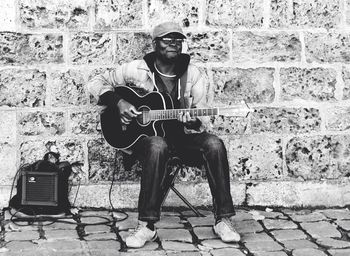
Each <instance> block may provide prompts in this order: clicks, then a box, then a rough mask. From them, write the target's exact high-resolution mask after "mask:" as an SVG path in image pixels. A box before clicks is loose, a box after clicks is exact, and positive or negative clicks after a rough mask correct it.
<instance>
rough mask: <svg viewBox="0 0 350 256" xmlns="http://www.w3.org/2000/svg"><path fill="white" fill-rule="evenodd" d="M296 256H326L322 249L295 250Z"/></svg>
mask: <svg viewBox="0 0 350 256" xmlns="http://www.w3.org/2000/svg"><path fill="white" fill-rule="evenodd" d="M293 255H294V256H303V255H310V256H311V255H312V256H326V255H327V254H325V253H324V252H323V251H321V250H320V249H314V248H296V249H295V250H293Z"/></svg>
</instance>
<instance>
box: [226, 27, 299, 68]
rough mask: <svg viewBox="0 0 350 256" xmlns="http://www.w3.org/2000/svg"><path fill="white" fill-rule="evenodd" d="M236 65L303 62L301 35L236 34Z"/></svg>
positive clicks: (286, 33)
mask: <svg viewBox="0 0 350 256" xmlns="http://www.w3.org/2000/svg"><path fill="white" fill-rule="evenodd" d="M232 52H233V53H232V55H233V62H234V63H242V62H252V63H263V62H272V61H280V62H287V61H288V62H291V61H293V62H296V61H300V60H301V42H300V39H299V35H298V34H296V33H291V32H264V33H262V32H248V31H242V32H234V33H233V40H232Z"/></svg>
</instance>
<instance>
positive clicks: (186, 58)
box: [138, 52, 190, 77]
mask: <svg viewBox="0 0 350 256" xmlns="http://www.w3.org/2000/svg"><path fill="white" fill-rule="evenodd" d="M143 59H144V61H145V62H142V64H140V65H139V67H138V68H140V69H145V70H147V71H149V72H152V73H155V69H154V61H155V59H156V54H155V52H151V53H148V54H146V55H145V56H144V57H143ZM189 64H190V55H188V54H184V53H181V54H180V56H179V59H178V61H177V62H176V64H175V72H176V76H177V77H181V76H182V75H183V74H184V73H185V72H186V70H187V68H188V65H189Z"/></svg>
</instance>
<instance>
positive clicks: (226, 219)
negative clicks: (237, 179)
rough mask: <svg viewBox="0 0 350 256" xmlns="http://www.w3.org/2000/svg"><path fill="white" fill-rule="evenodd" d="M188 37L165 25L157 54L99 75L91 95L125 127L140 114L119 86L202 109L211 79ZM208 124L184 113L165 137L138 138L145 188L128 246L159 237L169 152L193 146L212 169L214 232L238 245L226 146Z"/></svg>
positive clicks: (168, 125) (157, 35) (158, 31)
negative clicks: (188, 46)
mask: <svg viewBox="0 0 350 256" xmlns="http://www.w3.org/2000/svg"><path fill="white" fill-rule="evenodd" d="M185 38H186V36H185V35H184V33H183V31H182V29H181V27H180V26H179V25H178V24H176V23H173V22H165V23H161V24H159V25H157V26H156V27H154V29H153V32H152V39H153V48H154V52H151V53H149V54H147V55H145V56H144V58H143V59H142V60H134V61H132V62H130V63H126V64H123V65H121V66H118V67H117V68H116V69H115V70H112V71H107V72H106V73H104V74H103V75H98V76H96V77H95V78H94V79H92V80H91V81H90V82H89V84H88V89H89V91H90V92H91V93H92V94H93V95H94V96H95V97H96V98H97V99H98V102H99V104H100V105H106V106H108V107H109V108H111V109H115V110H116V113H118V114H119V118H120V122H121V124H122V125H123V126H125V127H126V129H127V126H128V125H129V124H130V122H131V121H132V120H133V118H135V117H137V116H138V115H139V114H141V112H139V111H138V110H137V109H136V107H135V106H133V105H132V103H131V102H127V101H126V100H125V99H122V98H121V97H120V96H119V95H117V94H116V93H114V88H115V87H116V86H121V85H122V86H126V85H132V86H136V87H137V88H142V89H143V90H145V91H146V92H152V91H158V92H160V93H162V94H164V95H169V96H170V98H171V99H172V101H173V105H174V108H177V109H187V108H201V107H205V105H206V82H207V81H206V79H205V77H204V76H203V75H202V73H201V72H200V71H199V69H198V68H197V67H195V66H194V65H192V64H190V56H189V55H187V54H183V53H181V52H182V44H183V42H184V39H185ZM204 128H205V120H204V119H203V118H193V117H191V116H190V114H189V112H184V113H183V112H181V113H180V114H179V116H178V120H175V121H170V122H169V121H166V122H164V130H166V135H165V137H164V138H163V137H159V136H149V137H143V138H141V139H139V140H138V141H137V142H136V143H135V144H134V145H133V146H132V150H133V154H134V155H135V156H136V157H137V158H138V159H139V160H140V162H141V163H142V175H141V189H140V195H139V202H138V211H139V217H138V220H139V224H138V226H137V228H136V229H135V231H134V232H133V233H132V234H131V235H130V236H129V237H127V238H126V244H127V246H128V247H132V248H140V247H142V246H144V244H145V243H146V242H147V241H152V240H154V239H155V238H156V237H157V232H156V230H155V227H154V223H155V222H156V221H158V220H159V218H160V207H161V198H160V194H161V193H160V191H161V182H162V179H163V177H164V174H165V169H166V168H165V166H166V162H167V160H168V158H169V150H170V149H175V150H176V151H177V152H184V150H186V149H188V148H191V149H192V150H193V149H196V151H197V153H198V152H199V151H200V152H201V154H199V155H201V156H202V159H204V161H205V164H206V166H207V177H208V182H209V186H210V190H211V193H212V197H213V204H214V205H213V206H214V214H215V225H214V232H215V233H216V234H217V235H218V236H219V237H220V238H221V239H222V240H223V241H224V242H238V241H239V240H240V235H239V234H238V233H237V232H236V231H235V230H234V228H233V226H232V223H231V221H230V217H231V216H233V215H235V211H234V208H233V204H232V198H231V194H230V183H229V166H228V160H227V153H226V149H225V146H224V144H223V142H222V140H220V139H219V138H218V137H217V136H215V135H212V134H209V133H207V132H205V131H204Z"/></svg>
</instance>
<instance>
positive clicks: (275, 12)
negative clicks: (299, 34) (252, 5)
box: [270, 0, 291, 28]
mask: <svg viewBox="0 0 350 256" xmlns="http://www.w3.org/2000/svg"><path fill="white" fill-rule="evenodd" d="M270 13H271V14H270V15H271V18H270V27H272V28H287V27H289V25H290V13H291V10H290V8H289V5H288V1H284V0H271V4H270Z"/></svg>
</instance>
